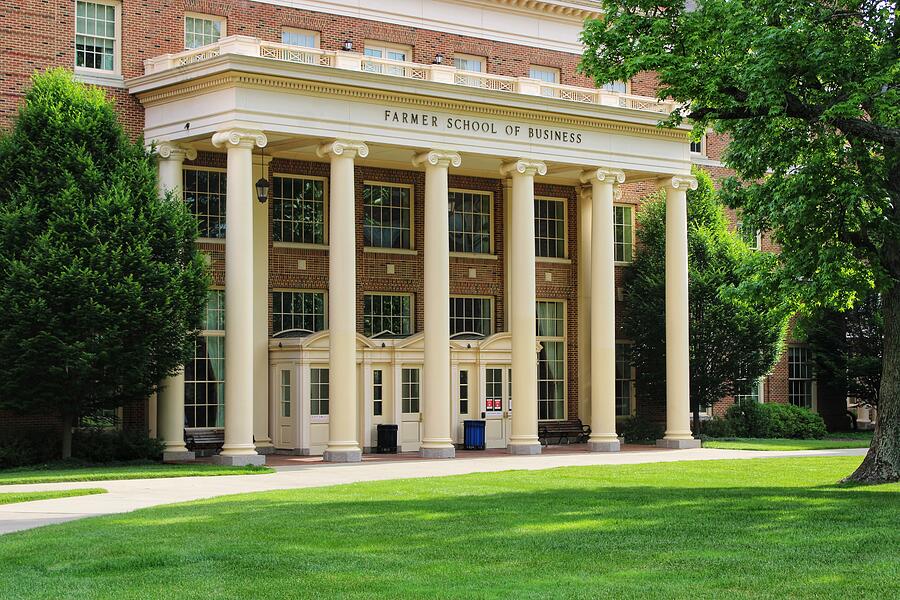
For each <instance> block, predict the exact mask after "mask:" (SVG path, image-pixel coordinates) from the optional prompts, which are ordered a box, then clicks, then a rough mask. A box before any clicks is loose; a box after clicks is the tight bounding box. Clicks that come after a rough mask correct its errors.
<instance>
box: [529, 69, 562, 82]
mask: <svg viewBox="0 0 900 600" xmlns="http://www.w3.org/2000/svg"><path fill="white" fill-rule="evenodd" d="M528 76H529V77H531V78H532V79H540V80H541V81H543V82H544V83H559V69H556V68H553V67H537V66H534V65H532V66H531V67H530V68H529V69H528Z"/></svg>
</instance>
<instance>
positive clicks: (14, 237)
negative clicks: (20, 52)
mask: <svg viewBox="0 0 900 600" xmlns="http://www.w3.org/2000/svg"><path fill="white" fill-rule="evenodd" d="M157 186H158V180H157V172H156V163H155V159H154V157H153V156H152V154H150V153H149V152H148V151H147V150H146V149H145V148H144V147H143V146H142V145H141V144H140V143H139V142H137V143H135V142H131V141H129V140H128V138H127V136H126V135H125V133H124V131H123V129H122V127H121V125H120V124H119V123H118V121H117V118H116V112H115V110H114V107H113V105H112V103H111V102H110V101H109V100H107V99H106V97H105V95H104V92H103V91H102V90H100V89H99V88H96V87H88V86H85V85H83V84H81V83H77V82H75V81H74V79H73V77H72V75H71V73H69V72H67V71H64V70H61V69H59V70H53V71H49V72H47V73H44V74H36V75H35V76H34V78H33V81H32V87H31V89H30V90H29V91H28V93H27V94H26V96H25V103H24V105H23V106H22V108H21V109H20V111H19V114H18V117H17V118H16V120H15V123H14V126H13V129H12V131H10V132H8V133H5V134H2V136H0V407H2V408H5V409H12V410H15V411H21V412H28V413H42V414H45V415H58V416H59V417H60V418H61V420H62V422H63V445H62V446H63V458H66V457H68V456H69V455H70V453H71V431H72V426H73V423H75V422H76V420H77V419H78V418H79V417H81V416H85V415H90V414H93V413H95V412H97V411H98V410H101V409H109V408H116V407H119V406H123V405H125V404H127V403H131V402H137V401H143V400H144V399H146V398H147V396H148V395H149V394H151V393H152V392H153V391H154V389H155V387H156V385H157V384H158V382H159V381H160V380H161V379H162V378H163V377H165V376H166V375H169V374H172V373H174V372H175V370H176V369H177V367H178V365H180V364H182V363H183V362H184V361H185V360H186V359H187V358H188V357H189V356H191V352H192V347H193V343H194V338H195V330H196V328H197V326H198V325H199V323H200V318H201V315H202V311H203V306H204V301H205V298H206V290H207V286H208V275H207V272H206V266H205V261H204V259H203V257H202V255H201V254H200V253H199V252H198V250H197V249H196V247H195V245H194V240H195V238H196V235H197V227H196V223H195V221H194V219H193V218H192V216H191V214H190V213H189V212H188V210H187V208H186V206H185V205H184V204H183V203H182V202H180V201H178V200H177V199H175V198H173V197H171V196H169V197H166V198H164V199H160V198H159V193H158V187H157Z"/></svg>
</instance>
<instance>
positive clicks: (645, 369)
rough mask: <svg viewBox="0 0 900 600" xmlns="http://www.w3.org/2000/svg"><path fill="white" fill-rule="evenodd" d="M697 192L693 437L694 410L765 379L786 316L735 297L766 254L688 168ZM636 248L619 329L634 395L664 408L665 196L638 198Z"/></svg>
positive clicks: (692, 232) (703, 177)
mask: <svg viewBox="0 0 900 600" xmlns="http://www.w3.org/2000/svg"><path fill="white" fill-rule="evenodd" d="M695 174H696V176H697V183H698V186H697V189H696V190H694V191H688V196H687V205H688V279H689V281H690V308H689V319H690V329H689V331H690V359H691V360H690V365H691V387H690V394H691V410H692V411H693V414H694V431H695V432H699V430H700V429H699V428H700V410H701V409H705V408H708V407H710V406H712V405H713V404H715V403H716V402H718V401H719V400H721V399H722V398H724V397H726V396H733V395H734V394H735V393H737V392H738V391H740V387H741V385H742V383H743V382H745V381H747V380H750V381H753V380H756V379H758V378H760V377H762V376H763V375H765V374H766V373H768V372H769V371H770V370H771V368H772V367H773V366H774V364H775V362H776V361H777V360H778V355H779V354H780V352H781V346H782V342H783V340H784V332H785V328H786V322H787V319H786V314H787V313H786V312H785V311H784V310H783V307H782V306H781V305H780V303H779V302H778V301H777V299H773V298H774V297H772V296H768V297H767V296H760V297H759V298H758V299H757V301H755V302H752V303H751V302H747V301H746V300H745V299H744V297H743V296H741V295H739V294H737V293H735V292H736V290H737V288H738V286H740V285H741V284H742V283H743V282H747V281H749V282H755V281H760V280H761V279H762V277H763V276H764V274H765V273H766V271H767V270H768V269H769V268H770V267H771V263H772V262H773V256H772V255H771V254H763V253H759V252H754V251H752V250H751V249H750V248H749V247H748V246H747V244H746V243H745V242H744V241H743V240H741V239H740V236H739V235H738V234H737V233H732V232H730V231H729V230H728V220H727V218H726V216H725V212H724V209H723V206H722V204H721V203H720V201H719V200H718V198H717V196H716V192H715V188H714V187H713V182H712V179H711V178H710V176H709V174H708V173H706V171H703V170H702V169H697V170H695ZM637 219H638V223H639V227H638V230H637V231H638V233H637V235H638V242H639V246H638V247H639V250H638V252H637V254H636V258H635V261H634V264H633V265H632V268H631V269H629V273H628V274H627V275H626V281H625V290H626V294H627V296H628V311H627V312H626V315H625V328H626V331H627V332H628V335H629V336H630V337H631V338H632V340H633V341H634V346H633V364H634V366H635V368H636V369H637V371H638V373H640V377H638V380H637V393H638V397H639V398H640V399H641V400H642V401H643V402H645V403H647V404H649V405H653V406H664V405H665V397H666V364H665V362H666V359H665V347H666V321H665V307H666V297H665V296H666V280H665V262H666V241H665V236H666V231H665V225H666V198H665V193H664V192H660V193H658V194H655V195H652V196H651V197H649V198H646V199H645V200H644V202H643V203H642V205H641V209H640V212H639V213H638V216H637Z"/></svg>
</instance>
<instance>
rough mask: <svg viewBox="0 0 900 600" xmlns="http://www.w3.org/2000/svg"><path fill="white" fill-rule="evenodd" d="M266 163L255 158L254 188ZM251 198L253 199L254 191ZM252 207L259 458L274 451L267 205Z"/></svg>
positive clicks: (255, 427) (264, 175) (268, 158)
mask: <svg viewBox="0 0 900 600" xmlns="http://www.w3.org/2000/svg"><path fill="white" fill-rule="evenodd" d="M269 162H271V156H266V157H255V158H254V160H253V184H254V188H255V186H256V182H257V181H258V180H259V179H260V178H265V179H270V178H269ZM270 196H271V188H270ZM253 197H254V198H256V191H255V189H254V193H253ZM252 204H253V440H254V443H255V444H256V451H257V452H258V453H259V454H269V453H271V452H272V451H273V450H275V446H274V445H273V444H272V438H271V436H270V433H269V231H270V228H269V203H268V202H253V203H252ZM226 310H227V308H226Z"/></svg>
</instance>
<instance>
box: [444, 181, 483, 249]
mask: <svg viewBox="0 0 900 600" xmlns="http://www.w3.org/2000/svg"><path fill="white" fill-rule="evenodd" d="M447 198H448V200H449V204H450V206H449V209H450V211H449V212H450V217H449V218H450V252H474V253H477V254H490V252H491V214H492V212H493V211H492V207H493V205H494V196H493V194H491V193H490V192H469V191H464V190H450V191H449V192H448V194H447Z"/></svg>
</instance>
